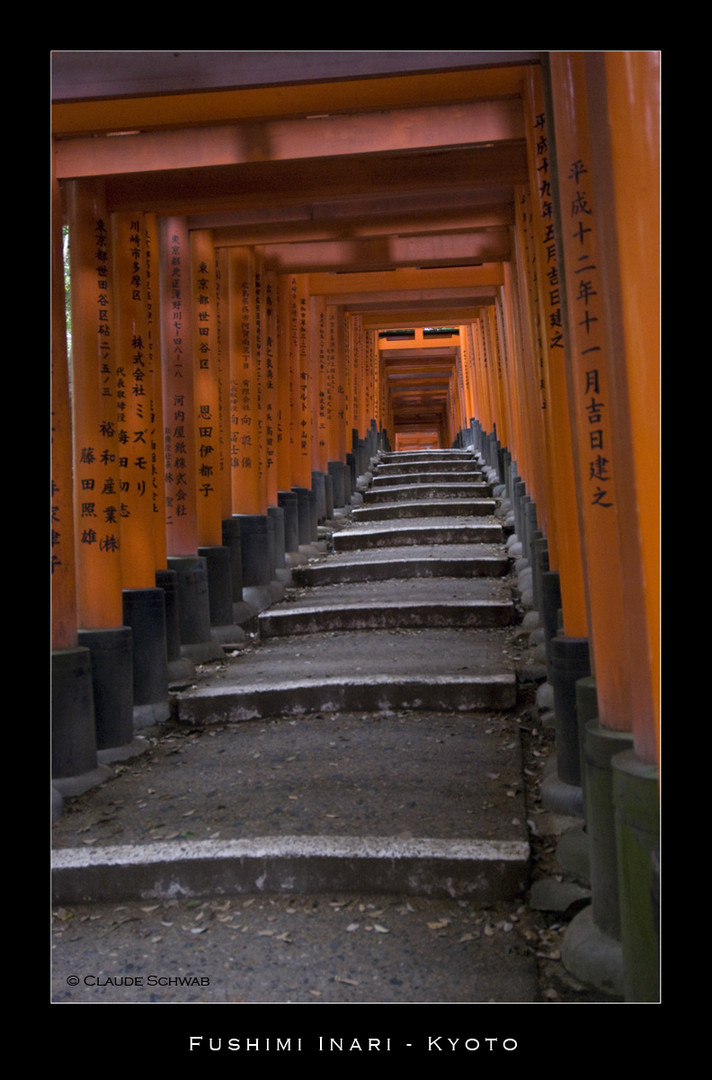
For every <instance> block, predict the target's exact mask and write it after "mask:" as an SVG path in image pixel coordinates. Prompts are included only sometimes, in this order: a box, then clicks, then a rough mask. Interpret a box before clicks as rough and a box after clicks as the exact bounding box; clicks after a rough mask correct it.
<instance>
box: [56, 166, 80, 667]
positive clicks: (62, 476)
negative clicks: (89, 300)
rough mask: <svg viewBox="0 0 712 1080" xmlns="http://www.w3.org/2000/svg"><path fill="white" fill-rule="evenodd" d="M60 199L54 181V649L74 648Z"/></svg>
mask: <svg viewBox="0 0 712 1080" xmlns="http://www.w3.org/2000/svg"><path fill="white" fill-rule="evenodd" d="M62 221H63V212H62V200H61V194H60V191H59V185H58V183H57V182H56V180H53V182H52V354H51V361H52V423H51V454H52V479H51V486H52V490H51V501H50V570H51V581H52V648H53V649H74V648H76V645H77V601H76V564H75V554H74V497H73V491H72V414H71V407H70V397H69V358H68V355H67V323H66V317H65V285H64V256H63V236H62Z"/></svg>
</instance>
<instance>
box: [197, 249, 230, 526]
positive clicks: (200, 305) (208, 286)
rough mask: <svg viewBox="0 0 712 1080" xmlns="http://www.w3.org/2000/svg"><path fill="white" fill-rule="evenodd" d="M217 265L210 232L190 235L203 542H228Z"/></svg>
mask: <svg viewBox="0 0 712 1080" xmlns="http://www.w3.org/2000/svg"><path fill="white" fill-rule="evenodd" d="M216 272H217V268H216V260H215V251H214V248H213V243H212V238H211V236H210V234H209V233H208V232H207V231H205V230H197V231H194V232H191V233H190V298H191V303H190V314H191V320H192V340H193V356H194V376H193V392H194V401H195V404H194V424H195V446H196V466H197V482H196V485H197V499H196V503H197V542H198V545H200V546H208V545H219V544H221V542H222V518H223V498H222V476H221V473H222V461H221V428H220V421H221V386H220V376H221V372H220V367H219V357H218V338H217V334H218V316H217V281H216Z"/></svg>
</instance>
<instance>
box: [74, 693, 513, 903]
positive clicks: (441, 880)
mask: <svg viewBox="0 0 712 1080" xmlns="http://www.w3.org/2000/svg"><path fill="white" fill-rule="evenodd" d="M155 753H156V757H155V759H154V760H152V761H151V762H150V769H148V771H147V772H146V773H145V775H143V774H142V773H141V770H137V771H136V774H132V772H131V771H130V770H125V771H124V772H123V773H122V774H121V775H120V776H118V777H117V778H116V779H115V781H114V782H113V783H112V784H111V785H106V786H105V788H99V789H96V790H95V791H94V792H92V793H91V795H90V796H87V797H86V798H85V799H84V800H83V801H82V804H81V805H79V806H78V807H77V808H76V814H75V815H73V820H72V821H71V822H69V821H65V822H64V823H62V822H60V823H59V825H58V826H57V827H56V833H55V851H54V855H53V869H52V877H53V892H54V899H55V902H56V903H83V902H90V901H100V900H104V901H120V900H125V899H131V898H135V897H139V898H141V899H143V900H153V899H171V898H175V897H182V898H185V897H190V896H206V895H207V896H209V895H222V896H226V895H239V894H245V893H247V894H251V895H255V894H258V893H261V894H263V895H265V894H269V893H290V894H298V893H308V894H314V893H318V892H321V891H326V892H332V891H340V892H347V893H349V892H355V893H361V894H362V893H363V892H365V891H371V892H374V893H379V894H394V893H395V894H400V895H404V896H408V895H410V896H430V897H450V898H458V897H459V898H463V899H467V900H469V901H471V902H473V903H477V904H488V903H494V902H497V901H498V900H506V899H509V898H511V897H512V896H518V895H521V894H522V892H523V890H525V889H526V886H527V881H528V867H529V855H530V851H529V844H528V835H527V829H526V809H525V805H524V796H523V793H522V785H521V782H520V776H521V753H520V749H519V741H518V732H517V729H516V724H515V723H514V722H513V721H511V720H508V719H506V718H503V717H486V718H485V717H482V716H481V715H476V714H472V713H470V714H466V715H462V716H453V715H452V714H451V713H449V714H442V713H428V714H426V715H413V714H403V713H401V714H389V715H386V714H381V715H378V716H373V715H365V716H364V715H362V714H356V713H350V714H344V713H342V714H339V715H338V716H335V717H331V716H324V715H321V716H319V717H313V718H312V717H309V718H306V717H301V718H299V719H296V720H293V721H291V722H290V721H285V720H274V719H271V720H268V721H266V722H260V723H259V724H240V725H237V726H235V727H223V728H221V729H218V730H213V731H210V732H209V733H208V732H206V733H204V734H203V735H199V736H195V735H191V737H190V738H189V739H183V740H180V739H179V738H176V739H175V741H174V746H171V745H170V743H169V744H168V745H166V746H164V747H162V748H159V749H158V750H157V751H156V752H155ZM161 755H163V757H162V756H161ZM171 755H172V756H171ZM176 756H177V758H178V760H176ZM166 768H168V769H169V774H168V777H167V776H166V771H165V770H166ZM171 774H172V775H176V774H178V776H179V777H180V778H182V782H181V783H179V784H178V783H174V782H173V781H172V780H171V779H170V776H171ZM147 781H150V784H149V791H148V793H147V792H146V782H147ZM137 795H139V796H141V797H140V798H139V799H138V800H137V798H136V797H137ZM117 800H119V801H120V802H121V803H122V805H124V806H126V807H136V809H135V810H134V812H133V813H126V814H125V815H124V817H123V823H124V827H123V829H122V831H121V833H120V838H121V840H120V842H119V843H117V842H113V843H108V842H103V843H98V844H92V845H91V846H87V845H84V846H78V845H77V844H76V841H75V837H76V836H77V835H82V836H83V837H85V838H97V837H98V838H99V839H101V838H102V837H103V836H104V837H107V838H111V828H112V825H115V823H116V819H115V816H114V815H113V813H112V811H113V810H114V809H115V806H116V803H117ZM495 808H497V811H495V812H493V810H495ZM502 808H506V814H504V815H503V814H502V813H501V809H502ZM63 826H64V827H63ZM176 827H177V828H178V830H182V835H180V836H176Z"/></svg>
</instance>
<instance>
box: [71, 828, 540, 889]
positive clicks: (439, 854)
mask: <svg viewBox="0 0 712 1080" xmlns="http://www.w3.org/2000/svg"><path fill="white" fill-rule="evenodd" d="M529 860H530V848H529V844H528V842H527V841H526V840H477V839H454V840H452V839H449V840H443V839H438V838H429V837H426V838H417V839H400V838H394V837H370V836H339V837H331V836H313V837H304V836H282V837H254V838H245V839H240V840H203V841H200V840H194V841H175V842H172V841H166V842H159V843H150V844H146V845H139V844H131V845H124V846H121V845H117V846H112V847H105V848H79V849H78V848H66V849H59V850H57V851H55V852H54V853H53V855H52V892H53V901H54V903H88V902H100V901H105V902H106V901H112V900H119V899H128V898H132V897H136V898H140V899H144V900H151V899H175V898H177V897H181V898H186V897H190V896H205V895H212V894H220V895H229V894H233V895H234V894H239V893H252V894H254V893H299V892H308V893H313V892H319V891H322V890H324V889H328V890H332V889H339V890H346V889H355V890H357V891H360V892H362V891H364V890H373V891H379V892H396V891H397V892H400V893H405V894H406V895H427V896H451V897H456V896H461V897H469V898H472V899H475V900H477V901H478V902H488V901H494V900H500V899H508V898H510V897H516V896H519V895H521V892H522V890H523V888H525V887H526V884H527V878H528V868H529Z"/></svg>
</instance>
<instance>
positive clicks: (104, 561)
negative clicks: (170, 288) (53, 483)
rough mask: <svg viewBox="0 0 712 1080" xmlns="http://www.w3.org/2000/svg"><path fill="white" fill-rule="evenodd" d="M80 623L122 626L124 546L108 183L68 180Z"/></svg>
mask: <svg viewBox="0 0 712 1080" xmlns="http://www.w3.org/2000/svg"><path fill="white" fill-rule="evenodd" d="M67 205H68V217H69V229H70V274H71V310H72V313H73V318H72V406H73V416H74V476H75V489H76V492H77V499H76V506H75V514H76V524H75V530H76V541H77V544H78V555H77V613H78V623H79V625H80V626H82V627H84V628H86V629H99V628H103V627H107V626H119V625H121V623H122V610H121V550H120V516H121V508H120V491H119V445H118V433H117V416H116V414H117V402H116V363H117V359H116V349H115V340H114V329H115V326H114V321H113V316H114V309H113V296H112V284H111V222H110V219H109V215H108V214H107V210H106V204H105V201H104V193H103V185H102V184H101V182H91V181H86V182H83V181H82V182H79V181H77V182H73V183H71V184H69V185H68V198H67Z"/></svg>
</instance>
